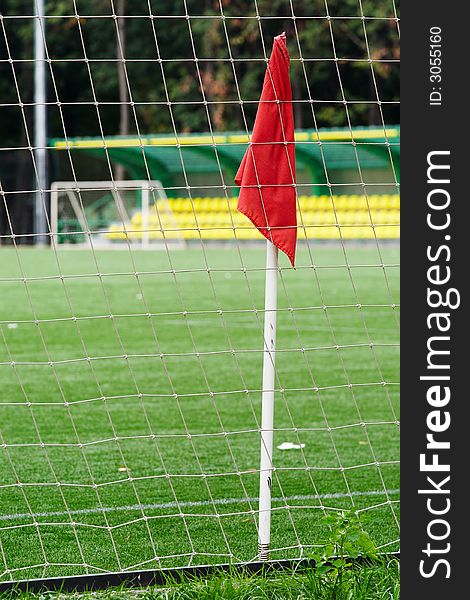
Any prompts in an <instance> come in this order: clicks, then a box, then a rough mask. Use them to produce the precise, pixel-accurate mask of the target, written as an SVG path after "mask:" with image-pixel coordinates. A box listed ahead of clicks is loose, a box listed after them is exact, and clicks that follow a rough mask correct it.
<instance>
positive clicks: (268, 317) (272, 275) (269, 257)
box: [258, 240, 278, 561]
mask: <svg viewBox="0 0 470 600" xmlns="http://www.w3.org/2000/svg"><path fill="white" fill-rule="evenodd" d="M277 254H278V251H277V248H276V246H275V245H274V244H273V243H272V242H270V241H269V240H268V242H267V247H266V288H265V300H264V309H265V312H264V353H263V391H262V397H261V455H260V477H259V524H258V558H259V560H261V561H265V560H269V551H270V543H271V485H272V467H273V464H272V457H273V428H274V377H275V352H276V314H277V272H278V258H277Z"/></svg>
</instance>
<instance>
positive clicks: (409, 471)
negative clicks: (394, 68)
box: [401, 0, 470, 600]
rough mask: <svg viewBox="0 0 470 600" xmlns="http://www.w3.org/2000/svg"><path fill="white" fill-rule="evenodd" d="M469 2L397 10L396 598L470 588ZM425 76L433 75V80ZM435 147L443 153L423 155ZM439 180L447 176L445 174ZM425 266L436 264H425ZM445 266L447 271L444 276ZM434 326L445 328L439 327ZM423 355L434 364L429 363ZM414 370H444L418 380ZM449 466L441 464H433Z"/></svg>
mask: <svg viewBox="0 0 470 600" xmlns="http://www.w3.org/2000/svg"><path fill="white" fill-rule="evenodd" d="M469 9H470V6H469V3H468V2H459V3H454V2H444V1H442V0H441V1H440V2H437V1H436V0H428V1H427V2H407V3H406V4H405V5H404V6H403V7H402V15H401V17H402V19H401V25H402V28H401V31H402V56H401V58H402V62H401V100H402V117H401V120H402V123H401V125H402V127H401V142H402V148H401V163H402V164H401V180H402V202H401V206H402V235H401V242H402V246H401V248H402V250H401V253H402V257H401V265H402V296H401V304H402V317H403V321H402V323H403V326H402V388H401V389H402V392H401V393H402V396H401V398H402V401H401V402H402V413H403V414H402V423H403V428H402V449H401V456H402V521H401V523H402V548H401V560H402V598H403V599H404V600H407V599H413V600H415V599H416V598H426V600H434V599H438V598H439V599H442V598H463V597H470V593H469V592H468V571H469V569H468V567H466V563H467V562H468V556H469V550H470V522H469V521H470V520H469V514H470V513H469V510H468V506H469V505H470V469H469V465H468V462H469V457H470V429H469V426H470V412H469V406H470V394H469V386H468V384H467V382H468V379H469V377H470V348H469V341H470V319H469V309H468V283H467V281H468V279H469V277H470V227H469V224H470V217H469V210H470V198H469V183H470V160H469V157H470V144H469V141H470V140H469V133H470V126H469V123H470V102H469V100H468V98H467V94H468V92H467V91H466V90H467V89H468V81H469V76H468V72H469V66H468V58H467V57H468V55H469V50H468V41H469V39H470V29H469V27H470V19H469V13H470V10H469ZM439 29H440V30H441V33H440V37H441V40H440V42H437V39H438V38H437V37H434V38H431V36H432V35H433V33H434V34H435V35H438V34H437V32H438V31H439ZM433 40H434V41H433ZM432 46H434V48H433V47H432ZM439 46H440V47H439ZM436 50H440V53H439V52H436ZM435 58H439V59H440V61H439V60H435ZM433 63H434V64H433ZM431 67H434V68H431ZM439 69H440V70H439ZM432 75H440V76H441V80H439V77H431V76H432ZM431 92H435V93H434V94H433V95H431ZM436 92H439V93H440V94H441V99H440V98H439V94H438V93H436ZM431 102H435V103H436V104H435V105H432V104H431ZM439 151H440V152H449V154H448V155H447V154H440V155H438V154H434V155H433V156H432V158H431V157H430V156H429V153H430V152H439ZM428 160H431V161H432V162H434V163H435V164H436V165H441V166H445V165H450V170H445V169H439V168H436V169H434V170H431V172H430V179H431V180H434V181H431V182H428V181H427V179H428V178H427V169H428V166H429V165H428ZM445 179H450V182H449V183H444V182H443V181H444V180H445ZM435 180H437V181H435ZM430 193H431V196H430V202H431V204H435V205H439V204H440V205H442V206H444V205H445V204H446V202H447V200H449V198H450V201H449V206H448V207H446V208H443V209H442V210H440V209H438V208H432V207H431V208H430V207H429V205H428V200H429V198H428V195H429V194H430ZM428 218H429V219H431V223H433V224H434V226H436V225H437V226H438V227H439V226H443V225H444V224H445V223H446V222H447V219H450V223H449V226H448V227H444V228H443V229H433V228H432V227H431V226H430V225H429V223H428V222H427V219H428ZM449 236H450V237H449ZM427 253H429V254H430V256H431V258H429V256H428V255H427ZM449 253H450V256H449ZM431 267H435V268H434V269H432V270H431V271H429V269H430V268H431ZM447 276H449V281H447V282H442V280H445V279H446V278H447ZM430 279H433V280H434V282H432V281H430ZM436 280H437V281H439V283H436ZM428 289H429V290H433V292H432V294H431V297H430V301H431V302H433V303H434V304H439V303H440V301H439V293H440V294H441V295H442V298H443V302H445V301H446V299H448V300H449V304H451V305H452V306H455V305H456V304H457V303H458V298H459V296H460V306H459V307H456V308H451V307H449V306H447V307H446V306H444V305H441V306H436V307H434V308H433V307H431V306H429V303H428ZM433 314H434V315H436V314H439V315H440V317H437V316H434V317H433V316H431V315H433ZM438 323H439V325H438ZM439 326H440V327H441V328H442V329H445V327H448V331H440V329H439ZM433 337H434V338H435V339H432V338H433ZM446 337H449V338H450V339H448V340H447V339H445V338H446ZM429 344H430V347H431V349H432V350H442V351H448V350H449V351H450V354H431V355H430V354H429V348H428V345H429ZM428 360H429V361H431V363H432V365H433V366H434V367H435V368H429V364H428ZM447 365H448V366H449V368H448V369H446V368H445V367H446V366H447ZM420 376H427V377H434V378H436V377H446V376H447V377H450V380H449V381H446V380H445V379H440V380H438V379H434V380H433V379H425V380H420ZM446 387H448V388H449V390H446V389H445V388H446ZM431 388H433V389H432V390H431ZM447 392H449V393H450V399H449V400H448V402H447V403H446V393H447ZM429 399H430V400H431V402H433V403H434V406H433V405H431V403H430V401H429ZM449 418H450V419H451V420H450V425H449V424H448V419H449ZM437 429H441V430H442V431H439V432H437V431H436V430H437ZM427 435H432V436H433V437H432V438H431V439H432V440H433V441H434V442H435V443H436V444H437V442H441V443H442V444H444V446H445V444H446V443H447V442H448V443H450V448H449V449H447V448H445V447H439V448H434V449H433V448H427V444H428V443H430V441H429V438H427ZM420 454H424V455H425V457H424V463H425V465H428V467H425V468H431V467H429V465H430V464H431V463H432V461H436V470H434V471H430V470H428V471H425V470H424V469H423V468H420ZM446 465H449V466H450V471H448V472H446V471H445V470H441V469H445V468H446ZM449 476H450V479H449V480H447V481H446V478H447V477H449ZM428 477H429V479H428ZM418 490H423V493H421V494H420V493H418ZM431 510H434V511H442V514H432V513H431ZM433 537H434V538H441V539H433ZM439 561H441V562H439ZM425 575H427V577H426V576H425Z"/></svg>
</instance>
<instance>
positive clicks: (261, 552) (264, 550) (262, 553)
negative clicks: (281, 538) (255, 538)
mask: <svg viewBox="0 0 470 600" xmlns="http://www.w3.org/2000/svg"><path fill="white" fill-rule="evenodd" d="M269 556H270V544H258V559H259V560H260V561H263V562H264V561H267V560H269Z"/></svg>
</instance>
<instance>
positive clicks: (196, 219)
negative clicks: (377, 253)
mask: <svg viewBox="0 0 470 600" xmlns="http://www.w3.org/2000/svg"><path fill="white" fill-rule="evenodd" d="M399 211H400V200H399V196H398V195H397V194H394V195H388V194H385V195H384V194H381V195H370V196H365V195H338V196H334V197H333V198H331V197H330V196H299V197H298V225H299V239H302V238H303V239H305V238H309V239H314V238H316V239H340V237H341V238H343V239H373V238H375V237H377V238H381V239H398V238H399V237H400V229H399V217H400V212H399ZM148 228H149V230H150V231H149V239H150V240H158V239H160V240H161V239H163V234H162V230H163V232H164V236H165V238H167V239H178V238H179V239H181V238H183V239H187V240H190V239H199V238H201V237H202V238H203V239H207V240H210V239H212V240H230V239H235V237H236V238H237V239H239V240H251V239H259V233H258V232H257V230H256V229H255V228H254V227H253V226H252V225H251V223H250V222H249V221H248V219H247V218H246V217H245V216H244V215H242V214H241V213H239V212H238V211H237V198H229V199H227V198H212V197H206V198H169V199H168V201H167V202H166V201H165V208H163V206H162V205H160V204H158V205H154V206H153V207H151V212H150V215H149V219H148ZM143 229H144V226H143V218H142V213H141V211H140V210H137V211H136V212H135V213H134V214H133V215H132V217H131V221H130V223H129V224H128V225H127V227H126V231H124V228H123V226H122V224H117V223H115V224H112V225H111V226H110V228H109V231H108V232H107V233H106V234H105V236H106V237H107V238H108V239H110V240H116V241H119V240H123V239H125V237H126V235H127V236H128V238H130V239H141V238H142V230H143Z"/></svg>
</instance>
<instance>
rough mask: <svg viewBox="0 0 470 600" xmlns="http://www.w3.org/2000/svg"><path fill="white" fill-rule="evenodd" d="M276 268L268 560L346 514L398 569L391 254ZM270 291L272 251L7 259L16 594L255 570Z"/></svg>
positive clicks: (6, 508) (6, 498)
mask: <svg viewBox="0 0 470 600" xmlns="http://www.w3.org/2000/svg"><path fill="white" fill-rule="evenodd" d="M280 262H281V267H282V270H281V276H280V279H279V295H278V296H279V312H278V315H277V321H278V330H277V331H278V332H277V347H278V350H279V352H278V353H277V356H276V361H277V381H276V400H275V405H276V406H275V435H274V443H275V451H274V457H273V463H274V465H275V468H276V469H275V472H274V476H273V497H274V501H273V507H274V511H273V515H272V546H273V548H274V549H275V550H274V551H273V553H272V557H273V558H275V559H278V558H292V557H295V556H299V555H300V554H301V553H302V554H303V555H308V554H309V552H311V551H313V549H314V546H315V545H316V544H319V543H324V540H325V539H327V534H328V531H327V527H326V526H325V525H324V523H323V520H322V515H324V513H325V512H328V511H329V510H330V509H335V508H336V509H339V508H355V509H358V510H360V515H361V520H362V523H363V525H364V528H365V529H366V530H367V531H368V532H369V533H370V535H371V537H372V539H373V541H374V542H375V544H376V545H377V546H378V547H379V548H383V549H384V550H387V551H388V550H395V549H397V547H396V543H395V542H396V540H397V538H398V525H397V523H398V502H397V501H398V499H399V493H398V487H399V473H398V465H397V461H398V458H399V456H398V452H399V446H398V442H399V431H398V410H399V406H398V386H397V382H398V380H399V374H398V346H397V344H398V307H397V304H398V301H399V299H398V292H399V290H398V268H397V266H398V264H397V263H398V247H397V246H395V245H387V244H384V245H383V247H382V248H381V251H380V253H379V252H378V250H377V247H375V246H374V245H373V244H369V245H363V246H360V245H358V244H353V243H351V244H350V245H349V246H347V247H346V252H345V253H344V252H343V249H342V248H341V247H340V246H339V245H338V246H322V245H316V246H313V247H312V248H311V250H310V251H309V250H307V249H306V248H300V249H299V256H298V260H297V270H295V271H294V270H293V269H291V268H289V267H288V264H287V260H285V257H283V256H282V257H281V259H280ZM264 275H265V273H264V247H263V246H242V247H241V248H240V250H239V249H238V248H236V247H235V246H231V247H218V248H217V247H207V248H205V250H204V251H202V250H201V248H200V247H199V246H197V245H194V246H189V247H187V248H186V249H174V250H173V249H172V250H170V252H169V253H167V252H165V251H155V250H154V251H141V250H137V249H132V252H130V251H129V250H107V251H106V250H96V251H95V252H92V251H91V250H90V249H88V250H83V249H81V250H74V249H64V250H62V249H61V250H59V251H58V252H57V253H54V252H53V251H51V250H38V249H32V248H29V249H28V248H20V249H18V251H15V250H14V249H13V248H4V249H1V250H0V330H1V331H0V435H1V439H0V444H1V445H2V447H1V448H0V542H1V547H0V575H1V578H2V579H3V580H8V579H22V578H28V577H43V576H56V575H71V574H80V573H86V572H89V573H93V572H99V571H102V570H104V571H108V570H122V569H147V568H154V567H159V566H162V567H172V566H181V565H186V564H208V563H221V562H227V561H247V560H250V559H252V558H253V557H255V555H256V546H257V532H256V513H255V511H256V509H257V500H256V497H257V490H258V479H259V472H258V471H257V469H258V468H259V445H260V441H259V432H258V423H259V419H260V412H261V393H260V388H261V378H262V349H263V339H262V323H263V307H264ZM282 442H293V443H295V444H305V447H304V448H302V449H294V450H288V451H282V450H279V449H277V446H278V445H280V444H281V443H282Z"/></svg>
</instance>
